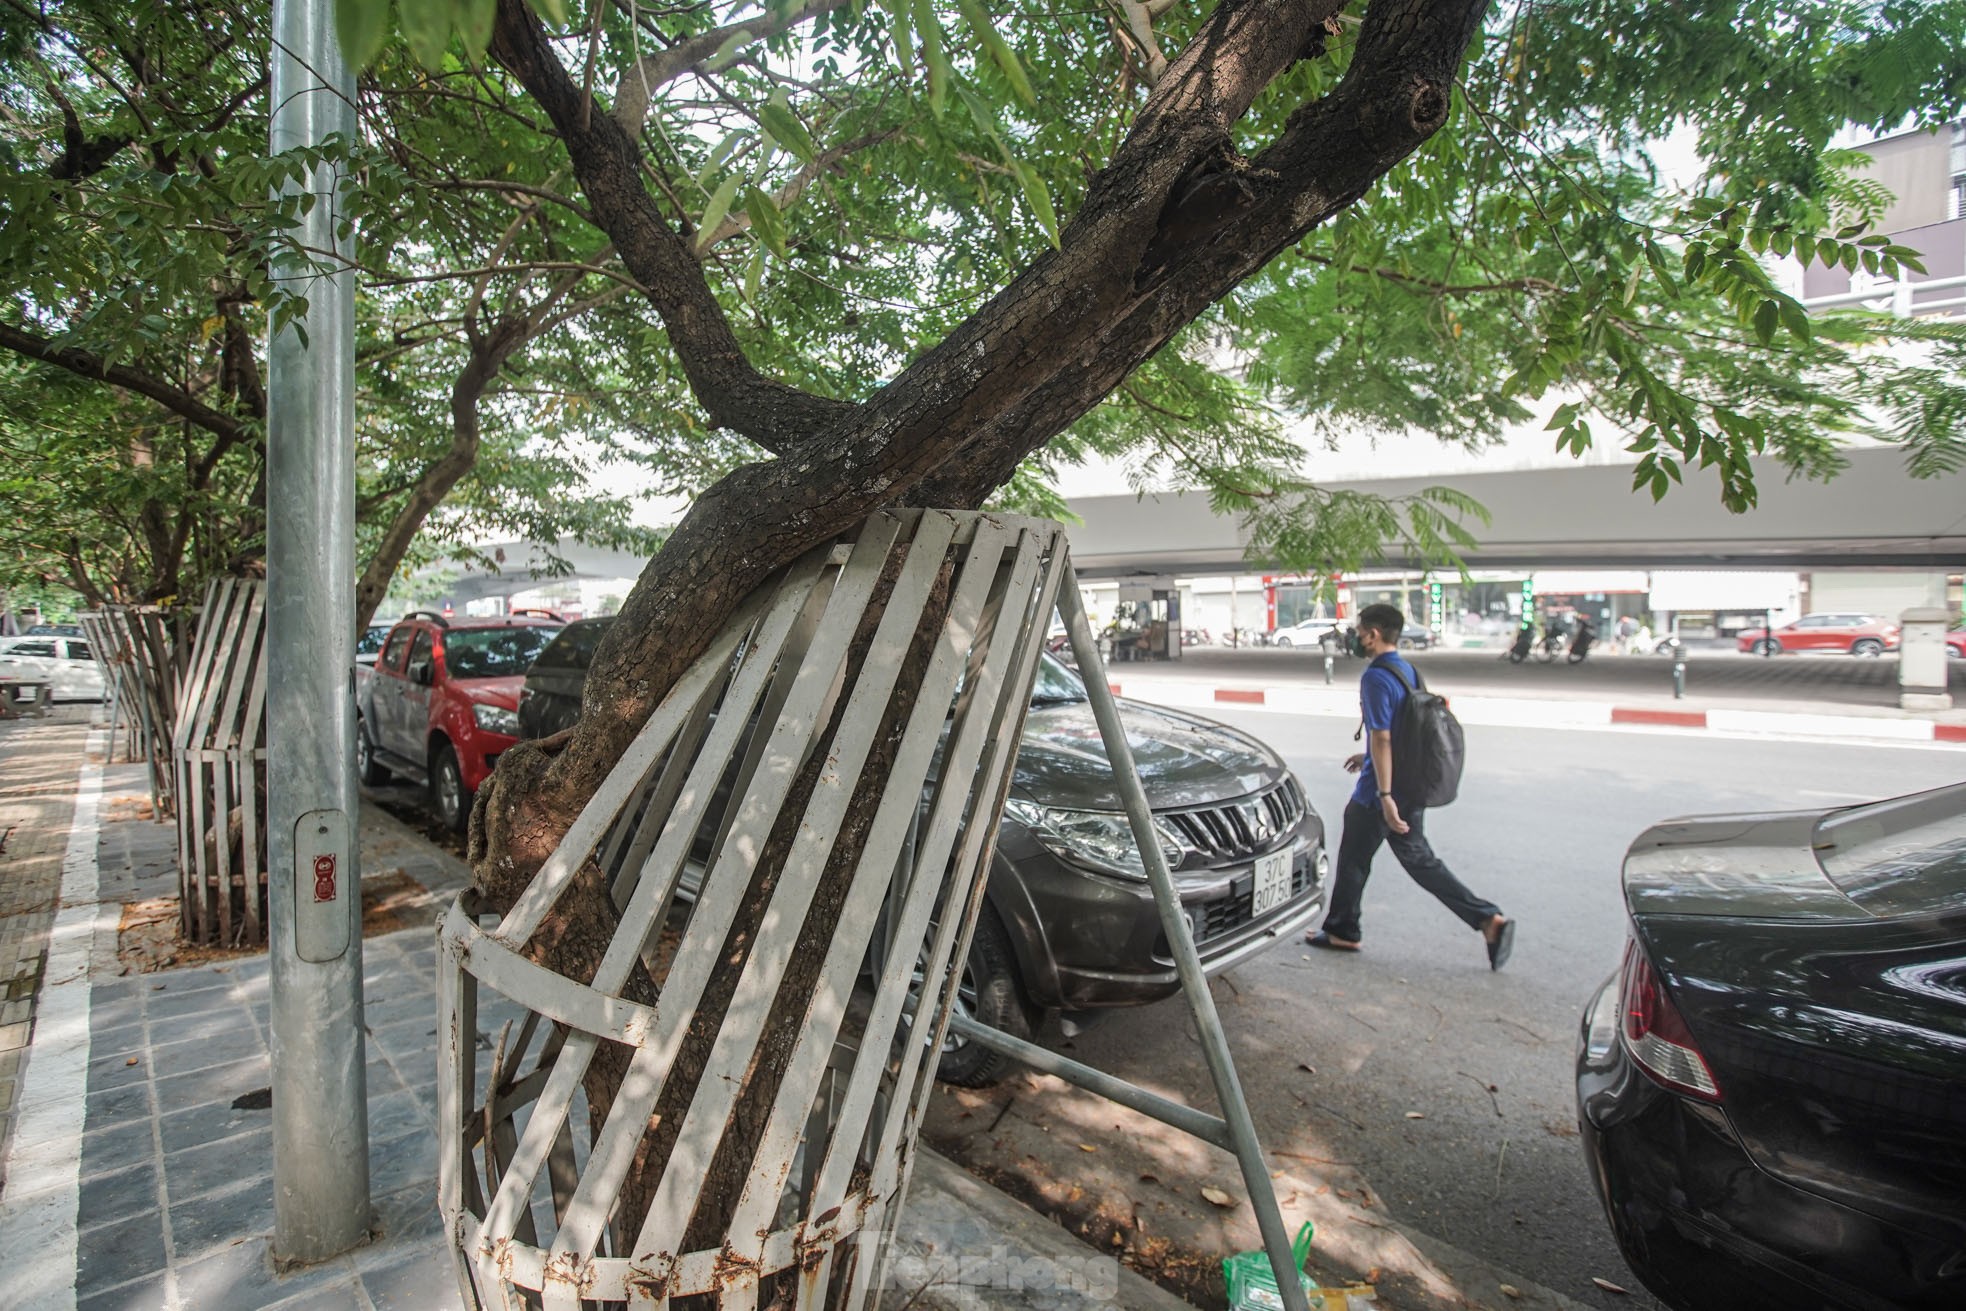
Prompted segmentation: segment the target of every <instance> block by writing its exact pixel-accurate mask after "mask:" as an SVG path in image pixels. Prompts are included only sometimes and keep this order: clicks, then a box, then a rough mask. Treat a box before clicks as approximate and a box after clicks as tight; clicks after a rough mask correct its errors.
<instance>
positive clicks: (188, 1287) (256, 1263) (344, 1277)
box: [177, 1212, 359, 1311]
mask: <svg viewBox="0 0 1966 1311" xmlns="http://www.w3.org/2000/svg"><path fill="white" fill-rule="evenodd" d="M268 1223H269V1225H270V1224H271V1212H269V1213H268ZM177 1278H178V1295H179V1297H180V1298H181V1299H182V1300H183V1303H184V1305H185V1306H186V1307H187V1308H190V1307H195V1308H197V1311H262V1308H265V1307H271V1306H275V1305H280V1306H284V1305H285V1304H286V1303H288V1302H290V1301H295V1300H298V1299H299V1298H301V1297H304V1296H315V1297H318V1296H321V1295H323V1294H325V1293H327V1292H329V1291H331V1290H333V1289H335V1288H342V1289H346V1290H348V1300H347V1301H346V1302H339V1303H336V1302H328V1303H322V1304H321V1305H324V1306H356V1305H359V1303H358V1302H357V1301H356V1300H355V1294H354V1288H355V1281H354V1277H353V1270H352V1267H351V1266H350V1265H349V1263H348V1261H347V1260H346V1259H345V1258H341V1257H337V1258H336V1259H334V1260H332V1261H328V1262H324V1263H323V1264H321V1265H317V1266H307V1267H305V1268H303V1269H300V1270H297V1271H294V1272H293V1273H291V1274H287V1275H275V1274H274V1273H273V1262H272V1259H271V1257H270V1256H269V1255H268V1254H267V1240H266V1238H265V1237H264V1236H255V1237H253V1238H249V1239H246V1240H244V1241H240V1242H235V1243H233V1244H231V1245H230V1246H227V1247H223V1248H220V1249H219V1250H217V1251H214V1252H211V1253H210V1254H208V1255H206V1256H204V1257H202V1258H199V1259H197V1260H193V1261H191V1262H189V1263H187V1264H185V1265H181V1266H179V1267H178V1272H177Z"/></svg>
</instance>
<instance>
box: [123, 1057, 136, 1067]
mask: <svg viewBox="0 0 1966 1311" xmlns="http://www.w3.org/2000/svg"><path fill="white" fill-rule="evenodd" d="M136 1063H137V1058H136V1057H134V1056H132V1057H130V1059H129V1060H127V1061H124V1062H123V1064H125V1065H135V1064H136Z"/></svg>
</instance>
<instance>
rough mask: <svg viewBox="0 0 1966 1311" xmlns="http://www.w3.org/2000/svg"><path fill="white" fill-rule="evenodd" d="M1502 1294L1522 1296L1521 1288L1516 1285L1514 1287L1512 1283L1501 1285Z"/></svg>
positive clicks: (1505, 1295)
mask: <svg viewBox="0 0 1966 1311" xmlns="http://www.w3.org/2000/svg"><path fill="white" fill-rule="evenodd" d="M1502 1296H1504V1297H1521V1296H1522V1290H1521V1289H1520V1288H1517V1287H1516V1286H1515V1285H1514V1284H1503V1285H1502Z"/></svg>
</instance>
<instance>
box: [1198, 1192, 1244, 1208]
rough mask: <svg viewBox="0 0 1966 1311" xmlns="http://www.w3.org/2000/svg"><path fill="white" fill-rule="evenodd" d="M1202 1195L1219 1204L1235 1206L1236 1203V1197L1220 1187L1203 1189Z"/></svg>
mask: <svg viewBox="0 0 1966 1311" xmlns="http://www.w3.org/2000/svg"><path fill="white" fill-rule="evenodd" d="M1201 1195H1202V1196H1203V1197H1204V1198H1206V1199H1207V1200H1209V1201H1211V1202H1213V1203H1215V1205H1217V1206H1234V1205H1235V1204H1236V1199H1235V1198H1233V1197H1231V1196H1229V1195H1228V1194H1227V1193H1225V1192H1223V1191H1222V1190H1221V1189H1220V1188H1204V1189H1202V1190H1201Z"/></svg>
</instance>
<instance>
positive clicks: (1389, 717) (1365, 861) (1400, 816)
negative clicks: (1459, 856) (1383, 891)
mask: <svg viewBox="0 0 1966 1311" xmlns="http://www.w3.org/2000/svg"><path fill="white" fill-rule="evenodd" d="M1405 627H1406V616H1404V615H1402V614H1401V613H1400V612H1399V611H1398V610H1397V609H1396V608H1395V607H1393V606H1390V605H1369V606H1367V607H1365V609H1363V610H1361V611H1359V615H1358V638H1359V645H1360V647H1361V648H1362V649H1363V651H1364V653H1365V654H1366V655H1367V656H1369V657H1370V658H1371V660H1372V663H1371V664H1369V665H1367V666H1366V669H1365V673H1364V674H1363V675H1362V676H1361V677H1360V678H1359V710H1360V715H1361V718H1362V719H1363V721H1364V723H1363V725H1362V729H1363V731H1364V733H1365V734H1366V748H1367V749H1366V750H1365V751H1363V752H1360V753H1358V754H1356V755H1353V756H1351V757H1349V758H1348V759H1347V760H1346V761H1345V768H1346V770H1347V771H1349V772H1351V773H1354V774H1357V775H1358V784H1357V785H1356V786H1355V787H1354V788H1353V789H1352V799H1351V802H1350V804H1349V805H1347V806H1346V807H1345V821H1344V833H1343V836H1342V837H1341V838H1340V839H1339V842H1338V876H1337V879H1336V881H1335V883H1334V885H1333V887H1332V890H1331V909H1330V911H1329V912H1328V913H1327V914H1326V915H1325V917H1324V927H1323V928H1321V929H1318V930H1316V931H1315V932H1313V933H1308V934H1306V935H1305V937H1304V941H1306V942H1307V943H1309V944H1310V945H1311V946H1313V947H1322V948H1324V949H1325V950H1328V951H1357V950H1358V949H1359V946H1360V942H1361V936H1360V927H1359V911H1360V903H1361V902H1362V901H1363V900H1364V897H1365V883H1366V880H1367V879H1369V878H1371V877H1372V858H1373V856H1374V855H1376V854H1377V853H1378V850H1379V847H1380V845H1381V844H1382V843H1383V844H1386V845H1389V846H1391V847H1392V849H1393V855H1394V857H1396V858H1397V859H1398V861H1399V863H1400V866H1401V867H1402V868H1403V869H1405V870H1406V873H1407V876H1408V877H1409V878H1411V879H1412V880H1413V881H1414V882H1415V883H1418V884H1419V885H1420V886H1421V887H1423V888H1425V889H1426V890H1427V891H1428V892H1431V893H1432V894H1433V895H1434V896H1435V897H1436V898H1437V899H1438V900H1439V901H1440V903H1441V905H1443V906H1445V907H1447V908H1448V909H1449V910H1451V911H1453V912H1454V913H1455V914H1456V915H1458V916H1459V917H1460V918H1461V921H1462V922H1463V923H1465V924H1466V925H1467V926H1468V927H1469V928H1471V929H1474V930H1476V931H1478V932H1479V933H1480V934H1481V936H1482V939H1483V941H1485V942H1486V943H1487V944H1488V967H1489V968H1490V969H1494V970H1499V969H1501V968H1502V966H1503V965H1505V964H1507V963H1508V959H1509V954H1510V953H1511V952H1512V951H1513V950H1514V949H1515V921H1514V920H1512V919H1510V918H1509V917H1508V916H1506V915H1504V914H1503V913H1502V910H1501V907H1499V906H1497V905H1495V904H1494V903H1493V902H1489V901H1484V900H1483V899H1482V898H1480V897H1477V896H1476V895H1475V894H1474V893H1472V892H1470V891H1468V889H1467V888H1466V887H1465V886H1463V884H1462V883H1461V881H1460V880H1459V879H1457V878H1455V877H1454V872H1453V871H1452V870H1450V869H1448V868H1447V864H1446V862H1444V861H1442V860H1441V858H1440V857H1439V856H1437V855H1435V854H1434V849H1433V847H1432V845H1431V844H1429V843H1428V841H1427V835H1426V831H1425V828H1424V820H1425V817H1426V811H1425V809H1424V808H1421V807H1413V808H1411V809H1409V810H1407V811H1406V812H1404V813H1402V812H1401V809H1400V805H1399V802H1398V801H1396V800H1394V797H1393V790H1394V789H1393V784H1394V779H1393V726H1394V725H1395V724H1397V723H1398V722H1399V712H1400V708H1401V707H1402V706H1403V705H1405V704H1406V698H1407V696H1408V695H1409V693H1408V690H1407V689H1408V687H1409V686H1410V685H1413V684H1415V683H1417V679H1415V677H1414V674H1413V666H1412V665H1410V664H1408V663H1407V661H1406V658H1405V657H1404V656H1402V655H1400V654H1399V635H1400V633H1401V631H1402V630H1404V629H1405ZM1402 676H1403V678H1402Z"/></svg>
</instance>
